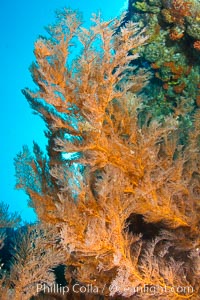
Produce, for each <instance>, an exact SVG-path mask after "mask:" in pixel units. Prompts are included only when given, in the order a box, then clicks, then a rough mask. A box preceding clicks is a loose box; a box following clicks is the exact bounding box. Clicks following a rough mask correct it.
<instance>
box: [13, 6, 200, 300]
mask: <svg viewBox="0 0 200 300" xmlns="http://www.w3.org/2000/svg"><path fill="white" fill-rule="evenodd" d="M120 22H121V21H118V20H115V21H110V22H101V20H100V18H99V17H98V16H96V17H95V18H94V25H93V26H92V27H91V28H90V29H89V30H86V29H84V28H82V27H80V20H79V18H78V16H77V14H76V13H74V12H72V11H70V10H64V11H63V12H61V13H59V15H58V23H57V24H56V25H55V26H52V27H50V28H49V33H50V38H49V39H47V38H40V39H39V40H38V41H37V42H36V45H35V56H36V63H35V64H33V66H32V74H33V78H34V81H35V82H36V83H37V85H38V90H37V91H35V92H34V91H30V90H28V89H26V90H25V91H24V94H25V95H26V97H27V99H28V101H29V103H30V105H31V106H32V108H33V109H34V110H35V111H36V112H37V113H39V114H40V115H41V116H42V118H43V119H44V120H45V122H46V124H47V127H48V132H47V137H48V147H47V149H48V158H46V157H45V156H44V155H43V154H42V152H41V151H40V149H39V147H38V146H37V145H36V144H35V146H34V155H32V154H31V153H30V152H29V151H28V150H27V148H24V151H23V152H22V153H20V154H19V155H18V157H17V159H16V162H15V164H16V171H17V178H18V182H17V186H18V187H19V188H23V189H24V190H25V191H26V193H27V194H28V195H29V197H30V200H31V204H32V206H33V207H34V208H35V210H36V212H37V214H38V216H39V218H40V220H41V221H42V222H43V223H47V224H53V225H54V226H56V228H57V229H58V232H59V233H60V237H61V246H62V247H63V248H64V253H65V263H66V265H67V266H68V269H67V272H66V278H68V283H69V285H70V283H71V282H73V281H74V280H75V281H77V282H81V283H82V284H83V285H84V284H85V285H86V284H88V283H89V284H95V285H97V286H98V288H99V294H102V295H107V296H108V295H111V296H113V295H116V294H119V295H120V297H122V296H125V297H129V296H131V295H135V296H136V297H142V298H143V299H145V297H149V298H146V299H150V297H151V295H149V294H148V295H146V294H145V293H142V294H141V292H140V290H141V289H144V288H145V287H152V288H153V287H154V288H155V287H156V286H159V287H160V288H162V290H158V291H156V297H157V298H158V297H165V299H177V297H179V298H181V297H182V298H191V297H193V298H194V299H196V298H195V297H197V295H198V294H199V284H198V278H199V269H198V267H196V265H197V263H199V252H198V251H199V210H200V207H199V196H200V195H199V188H198V187H199V184H200V165H199V163H198V161H199V158H200V154H199V129H200V128H199V127H200V122H199V120H200V116H199V112H198V111H197V112H196V114H195V115H194V117H193V118H194V122H193V130H192V131H191V132H190V133H189V143H188V146H185V147H183V145H181V144H179V139H178V135H179V126H178V125H179V124H178V120H177V118H176V116H175V117H173V116H172V117H168V118H167V117H166V119H165V121H164V122H159V121H158V120H156V119H152V117H151V115H148V114H147V115H146V116H145V117H144V115H141V109H142V105H143V104H142V100H141V99H140V97H139V96H138V95H137V94H136V93H137V92H138V91H139V89H140V88H141V87H142V86H144V85H145V84H146V83H147V82H148V73H147V72H146V71H145V70H140V71H137V70H136V69H135V67H134V66H133V60H134V59H136V58H138V55H137V54H134V55H128V53H129V54H130V51H131V50H132V49H133V48H134V49H136V50H135V52H137V48H138V47H139V46H141V45H142V44H143V43H144V42H145V41H146V37H144V31H142V32H141V33H140V34H138V27H137V26H136V24H134V23H132V22H128V23H127V24H126V26H125V27H121V29H119V25H120V24H121V23H120ZM77 38H78V39H79V41H80V42H81V44H82V53H81V55H80V56H79V58H77V59H76V61H75V62H73V63H72V64H71V65H70V66H69V63H70V61H71V60H70V56H69V50H70V49H71V45H72V44H73V42H77ZM97 46H98V48H96V47H97ZM170 68H173V71H174V74H175V75H177V72H179V71H180V70H179V68H178V67H175V66H174V65H173V64H172V65H171V64H170ZM138 219H141V220H142V221H141V222H143V224H145V230H144V231H143V230H142V226H139V224H137V222H135V221H134V220H138ZM149 226H150V227H151V226H152V228H154V229H152V230H149V229H148V228H149ZM136 228H138V230H136ZM147 232H149V233H148V234H147ZM36 249H37V247H36ZM47 256H48V255H47ZM45 261H46V260H45ZM52 264H54V261H52ZM44 266H49V264H47V265H46V264H45V263H44ZM45 268H46V267H45ZM70 268H72V269H73V271H70V270H71V269H70ZM41 276H42V275H41ZM70 278H71V281H70ZM41 280H42V278H41ZM175 286H176V287H177V286H182V287H186V286H187V287H190V290H189V291H188V290H184V289H183V290H177V289H175V288H174V287H175ZM133 287H136V288H138V289H140V290H138V289H136V290H135V289H133ZM22 290H24V286H23V288H22ZM153 296H154V297H155V295H153ZM162 299H163V298H162Z"/></svg>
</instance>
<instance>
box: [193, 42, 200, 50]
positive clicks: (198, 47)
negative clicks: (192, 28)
mask: <svg viewBox="0 0 200 300" xmlns="http://www.w3.org/2000/svg"><path fill="white" fill-rule="evenodd" d="M193 46H194V48H195V49H196V50H198V51H200V41H195V42H194V44H193Z"/></svg>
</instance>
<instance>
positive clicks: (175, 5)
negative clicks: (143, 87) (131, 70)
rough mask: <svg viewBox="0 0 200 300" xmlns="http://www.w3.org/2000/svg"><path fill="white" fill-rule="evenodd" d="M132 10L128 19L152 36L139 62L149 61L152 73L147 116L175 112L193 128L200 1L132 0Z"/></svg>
mask: <svg viewBox="0 0 200 300" xmlns="http://www.w3.org/2000/svg"><path fill="white" fill-rule="evenodd" d="M129 10H130V12H129V14H128V15H127V19H128V20H133V21H137V22H138V23H139V24H140V27H141V28H143V27H145V26H146V28H147V33H148V35H149V40H148V43H147V44H146V45H145V46H143V47H141V49H140V55H141V61H140V62H139V64H141V63H142V64H144V61H146V63H147V64H148V65H149V68H150V69H151V70H152V73H153V77H152V81H151V85H150V86H151V87H152V86H153V87H154V88H153V89H154V93H152V90H151V91H148V90H147V93H148V95H149V96H148V98H147V100H146V106H147V107H146V110H145V113H146V112H147V111H148V112H149V111H151V113H152V114H153V115H154V117H157V118H162V117H164V116H166V115H168V114H171V113H175V114H176V115H177V117H178V118H179V120H180V121H181V122H183V125H182V127H183V128H184V129H185V127H189V126H191V122H190V117H189V115H192V114H193V112H194V110H195V109H196V108H197V107H199V90H198V85H199V82H200V75H199V74H200V59H199V39H200V31H199V29H200V6H199V1H198V0H197V1H196V0H191V1H186V0H168V1H167V0H166V1H165V0H162V1H161V0H159V1H158V0H156V1H151V0H144V1H142V2H140V1H139V2H136V1H134V0H130V1H129ZM186 99H187V100H186ZM189 107H190V112H189V111H188V108H189ZM184 111H186V112H187V113H185V112H184ZM184 129H183V130H184Z"/></svg>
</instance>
